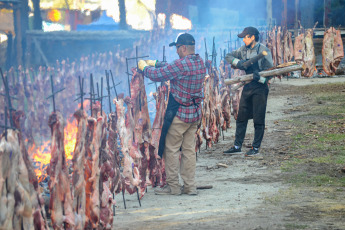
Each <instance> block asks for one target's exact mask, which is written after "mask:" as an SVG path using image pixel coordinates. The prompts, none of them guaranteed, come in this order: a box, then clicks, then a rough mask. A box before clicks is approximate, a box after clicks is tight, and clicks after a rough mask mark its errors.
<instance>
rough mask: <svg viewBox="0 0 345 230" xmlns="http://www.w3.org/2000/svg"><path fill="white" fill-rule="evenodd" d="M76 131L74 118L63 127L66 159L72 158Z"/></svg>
mask: <svg viewBox="0 0 345 230" xmlns="http://www.w3.org/2000/svg"><path fill="white" fill-rule="evenodd" d="M83 104H84V103H83ZM77 131H78V125H77V121H76V120H75V119H74V120H73V121H69V122H67V125H66V127H65V129H64V134H65V141H64V144H65V155H66V160H72V158H73V151H74V147H75V143H76V141H77V138H76V137H77Z"/></svg>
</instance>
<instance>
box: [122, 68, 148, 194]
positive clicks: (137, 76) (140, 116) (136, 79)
mask: <svg viewBox="0 0 345 230" xmlns="http://www.w3.org/2000/svg"><path fill="white" fill-rule="evenodd" d="M132 72H133V76H132V80H131V83H130V89H131V103H132V108H131V111H129V112H132V115H133V119H134V127H135V129H134V130H132V131H133V132H134V138H133V145H132V148H131V149H135V148H136V152H138V153H139V157H137V158H138V159H135V158H136V157H133V156H132V157H133V159H134V161H135V163H136V165H137V167H138V169H139V173H140V180H141V182H140V186H139V187H138V189H139V193H140V198H142V197H143V196H144V194H145V190H146V186H147V183H146V177H147V170H148V164H149V161H150V154H149V143H151V135H152V133H151V123H150V117H149V111H148V105H147V95H146V91H145V85H144V76H143V75H142V74H141V73H139V72H137V71H136V69H135V68H133V69H132ZM127 113H128V111H127Z"/></svg>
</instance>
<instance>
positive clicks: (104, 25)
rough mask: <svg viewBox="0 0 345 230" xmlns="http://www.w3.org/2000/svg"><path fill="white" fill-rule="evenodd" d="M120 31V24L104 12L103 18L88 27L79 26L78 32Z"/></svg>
mask: <svg viewBox="0 0 345 230" xmlns="http://www.w3.org/2000/svg"><path fill="white" fill-rule="evenodd" d="M118 29H119V23H117V22H115V21H114V19H113V18H111V17H108V16H107V14H106V12H105V11H103V13H102V15H101V17H100V18H99V19H98V20H97V21H94V22H92V23H90V24H88V25H77V31H113V30H118Z"/></svg>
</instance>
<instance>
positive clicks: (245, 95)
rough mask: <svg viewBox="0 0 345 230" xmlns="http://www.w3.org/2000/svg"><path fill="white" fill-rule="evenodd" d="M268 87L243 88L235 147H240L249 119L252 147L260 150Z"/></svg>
mask: <svg viewBox="0 0 345 230" xmlns="http://www.w3.org/2000/svg"><path fill="white" fill-rule="evenodd" d="M267 96H268V87H267V85H262V87H255V88H246V87H245V88H244V89H243V91H242V96H241V101H240V108H239V111H238V117H237V120H236V134H235V143H234V144H235V145H236V146H239V147H241V146H242V144H243V140H244V137H245V135H246V130H247V124H248V120H249V119H253V121H254V129H255V133H254V140H253V143H252V146H253V147H255V148H260V146H261V141H262V139H263V137H264V132H265V116H266V106H267Z"/></svg>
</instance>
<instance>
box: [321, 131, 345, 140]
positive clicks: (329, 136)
mask: <svg viewBox="0 0 345 230" xmlns="http://www.w3.org/2000/svg"><path fill="white" fill-rule="evenodd" d="M344 140H345V133H327V134H324V135H322V136H320V137H319V141H322V142H331V141H341V142H343V141H344Z"/></svg>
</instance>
